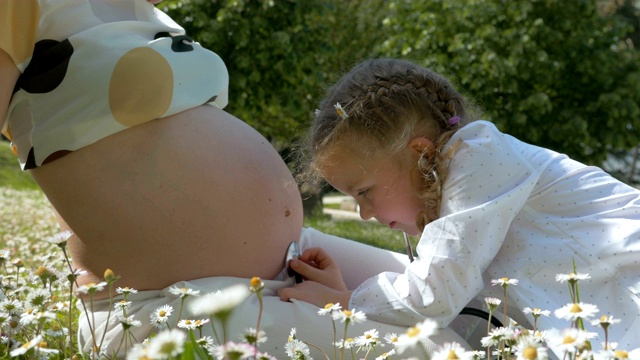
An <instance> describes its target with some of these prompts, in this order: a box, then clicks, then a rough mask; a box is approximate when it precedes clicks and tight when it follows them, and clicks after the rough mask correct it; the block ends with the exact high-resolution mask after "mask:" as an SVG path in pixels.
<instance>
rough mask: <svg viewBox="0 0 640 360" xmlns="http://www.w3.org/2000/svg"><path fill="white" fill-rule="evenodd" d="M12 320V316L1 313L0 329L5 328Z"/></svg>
mask: <svg viewBox="0 0 640 360" xmlns="http://www.w3.org/2000/svg"><path fill="white" fill-rule="evenodd" d="M10 319H11V315H9V313H6V312H0V328H2V327H3V326H4V324H6V323H7V322H9V320H10Z"/></svg>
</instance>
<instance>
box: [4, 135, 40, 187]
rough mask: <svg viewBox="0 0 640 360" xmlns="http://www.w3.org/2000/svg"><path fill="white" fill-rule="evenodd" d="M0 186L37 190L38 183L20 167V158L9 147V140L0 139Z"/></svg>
mask: <svg viewBox="0 0 640 360" xmlns="http://www.w3.org/2000/svg"><path fill="white" fill-rule="evenodd" d="M0 186H2V187H9V188H12V189H16V190H36V189H38V184H36V182H35V181H34V180H33V178H31V176H29V174H27V173H25V172H24V171H22V170H21V169H20V164H19V163H18V159H17V158H16V157H15V156H14V155H13V153H12V152H11V150H10V149H9V143H8V142H7V141H0Z"/></svg>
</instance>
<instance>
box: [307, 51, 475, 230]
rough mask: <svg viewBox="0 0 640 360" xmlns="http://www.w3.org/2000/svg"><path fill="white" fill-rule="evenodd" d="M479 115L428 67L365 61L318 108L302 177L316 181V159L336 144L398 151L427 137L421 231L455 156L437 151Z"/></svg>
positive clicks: (394, 61)
mask: <svg viewBox="0 0 640 360" xmlns="http://www.w3.org/2000/svg"><path fill="white" fill-rule="evenodd" d="M475 111H476V109H475V108H473V107H472V106H471V104H468V103H467V101H466V100H465V99H464V98H463V97H462V95H460V94H459V93H458V92H457V91H456V90H455V89H454V87H453V85H452V84H451V83H450V82H449V81H448V80H447V79H446V78H444V77H442V76H441V75H439V74H437V73H435V72H433V71H431V70H429V69H427V68H424V67H422V66H419V65H417V64H415V63H413V62H410V61H406V60H400V59H370V60H366V61H364V62H362V63H360V64H358V65H357V66H356V67H354V68H353V69H352V70H351V71H349V72H348V73H347V74H346V75H345V76H343V77H342V78H341V79H340V80H339V81H338V82H337V83H336V84H335V85H334V86H333V87H331V88H330V89H329V91H328V93H327V95H326V97H325V99H324V100H323V101H322V102H321V103H320V108H319V109H318V110H316V116H315V119H314V121H313V124H312V126H311V128H310V130H309V134H308V137H307V139H306V145H305V148H306V151H307V156H308V157H309V158H308V160H306V163H307V167H306V169H305V171H304V172H303V173H302V174H301V175H302V177H303V178H304V179H306V180H310V179H314V178H315V179H317V178H318V177H317V175H318V169H317V167H316V165H317V163H318V161H319V160H320V161H321V159H322V158H324V156H326V155H328V153H327V151H326V150H327V149H331V145H333V144H335V142H336V141H337V140H340V141H343V142H345V143H353V142H357V143H358V144H368V146H370V148H371V149H379V150H374V151H384V152H386V153H394V152H395V151H397V150H399V149H401V148H402V147H404V146H405V145H406V144H407V143H408V141H409V140H410V139H411V138H413V137H416V136H427V137H429V138H430V139H432V140H434V143H435V145H436V155H435V156H431V157H429V156H426V154H423V156H422V157H421V160H420V162H419V164H418V170H419V171H420V172H421V174H422V176H421V181H422V184H420V186H421V188H422V189H423V191H422V194H421V197H422V198H423V200H424V201H425V204H426V209H429V211H427V212H425V213H424V214H420V216H419V219H417V224H418V226H419V228H423V227H424V226H425V225H426V224H427V223H429V222H431V221H433V220H435V219H436V218H437V216H438V214H439V207H440V198H441V194H440V192H441V191H440V189H441V187H442V184H443V183H444V181H445V178H446V167H447V164H448V159H450V157H451V156H452V154H450V153H447V154H443V153H441V152H440V151H439V150H440V149H441V148H442V147H443V146H444V144H445V143H446V142H447V140H449V138H450V137H451V136H452V135H453V134H454V133H455V131H456V130H457V129H459V128H460V127H461V126H464V125H465V124H467V123H469V122H470V121H472V120H475V119H472V118H473V116H474V114H471V112H475ZM314 175H315V176H314Z"/></svg>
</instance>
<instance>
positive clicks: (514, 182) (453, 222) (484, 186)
mask: <svg viewBox="0 0 640 360" xmlns="http://www.w3.org/2000/svg"><path fill="white" fill-rule="evenodd" d="M450 143H455V144H457V145H456V146H457V150H456V155H455V157H454V159H452V161H451V163H450V166H449V174H448V178H447V181H446V184H445V187H444V189H443V200H442V205H441V217H440V218H439V219H437V220H435V221H433V222H431V223H429V224H428V225H427V226H426V227H425V229H424V231H423V233H422V236H421V238H420V242H419V243H418V246H417V249H416V250H417V254H418V257H417V259H416V260H415V261H414V262H413V263H411V264H410V265H409V266H408V267H407V268H406V269H405V272H404V273H393V272H385V273H382V274H379V275H377V276H375V277H373V278H370V279H368V280H366V281H365V282H364V283H363V284H361V285H360V286H359V287H358V288H357V289H356V290H355V291H354V292H353V294H352V297H351V301H350V304H349V305H350V306H352V307H354V308H356V309H359V310H362V311H364V312H365V313H366V314H367V316H368V317H369V318H371V319H374V320H378V321H383V322H391V323H395V324H399V325H405V326H411V325H413V324H415V323H417V322H418V321H421V320H422V319H423V318H424V317H425V316H426V317H430V318H432V319H434V320H436V321H438V323H439V324H440V326H443V327H444V326H447V325H448V324H449V322H451V320H453V318H454V317H455V316H457V315H458V314H459V313H460V311H461V310H462V308H463V307H464V306H465V305H466V304H467V303H468V302H469V301H470V300H471V299H473V298H474V297H475V296H476V295H477V294H478V293H480V291H481V290H482V289H483V287H484V286H485V284H484V282H483V278H482V273H483V272H484V270H486V268H487V267H488V265H489V263H490V262H491V261H492V259H493V258H494V257H495V256H496V254H497V253H498V250H499V249H500V247H501V245H502V243H503V241H504V239H505V236H506V233H507V230H508V228H509V226H510V224H511V222H512V220H513V219H514V217H515V216H516V214H517V213H518V212H519V211H520V209H522V207H523V206H524V204H525V202H526V201H527V198H528V197H529V194H530V193H531V191H532V189H533V188H534V186H535V184H536V181H537V178H538V174H537V172H536V171H535V170H534V168H533V167H532V166H531V165H530V164H529V162H528V161H527V160H526V159H525V157H524V155H523V154H522V153H521V152H520V151H519V150H518V149H517V146H518V145H515V144H516V142H513V141H510V140H509V137H508V136H507V135H504V134H502V133H500V132H499V131H498V130H497V129H496V128H495V126H493V125H492V124H491V123H488V122H485V121H479V122H475V123H472V124H470V125H467V126H466V127H465V128H463V129H461V130H459V131H458V133H457V134H456V135H455V136H454V137H453V138H452V141H451V142H450Z"/></svg>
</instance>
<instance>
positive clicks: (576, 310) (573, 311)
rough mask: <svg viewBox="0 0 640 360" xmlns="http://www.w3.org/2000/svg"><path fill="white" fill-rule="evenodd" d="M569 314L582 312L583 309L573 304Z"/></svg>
mask: <svg viewBox="0 0 640 360" xmlns="http://www.w3.org/2000/svg"><path fill="white" fill-rule="evenodd" d="M569 312H572V313H574V314H576V313H579V312H582V308H580V306H578V304H573V306H572V307H571V310H569Z"/></svg>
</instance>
